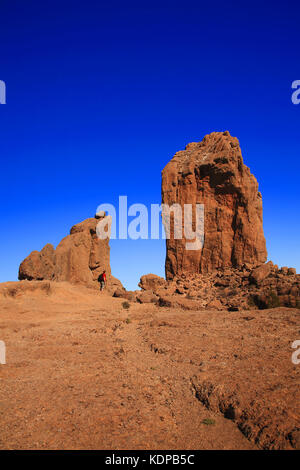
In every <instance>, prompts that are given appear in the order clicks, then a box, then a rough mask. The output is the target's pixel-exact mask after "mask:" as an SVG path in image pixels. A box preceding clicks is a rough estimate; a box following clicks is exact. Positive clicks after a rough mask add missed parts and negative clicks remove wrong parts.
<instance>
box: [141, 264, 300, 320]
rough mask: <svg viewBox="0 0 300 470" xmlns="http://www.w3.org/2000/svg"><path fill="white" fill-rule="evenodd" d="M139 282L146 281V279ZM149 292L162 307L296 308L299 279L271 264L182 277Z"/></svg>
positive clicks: (299, 301) (299, 295) (298, 305)
mask: <svg viewBox="0 0 300 470" xmlns="http://www.w3.org/2000/svg"><path fill="white" fill-rule="evenodd" d="M150 276H153V275H150ZM142 279H143V280H145V279H147V275H146V276H143V278H142ZM143 282H145V281H143ZM140 285H141V287H142V285H143V283H140ZM146 285H147V283H146ZM152 290H153V292H154V294H156V295H157V296H158V298H159V300H158V305H160V306H162V307H181V308H184V309H188V310H199V309H200V310H203V309H208V310H210V309H217V310H224V309H226V310H229V311H238V310H253V309H257V308H258V309H267V308H276V307H280V306H281V307H292V308H300V275H299V274H297V273H296V271H295V269H293V268H287V267H284V268H281V269H279V268H278V266H276V265H274V264H273V263H272V261H269V262H268V263H265V264H262V265H261V266H259V267H258V268H255V269H253V270H251V269H250V268H246V267H243V268H230V269H226V270H223V271H214V272H213V273H206V274H187V275H184V274H182V275H181V276H175V277H174V278H173V279H172V280H170V281H166V282H165V284H164V285H157V286H156V287H155V286H154V285H153V286H152Z"/></svg>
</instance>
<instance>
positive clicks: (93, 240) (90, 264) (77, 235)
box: [19, 214, 123, 290]
mask: <svg viewBox="0 0 300 470" xmlns="http://www.w3.org/2000/svg"><path fill="white" fill-rule="evenodd" d="M104 218H105V214H96V217H93V218H90V219H86V220H84V221H83V222H81V223H79V224H76V225H74V226H73V227H72V228H71V231H70V234H69V235H67V236H66V237H65V238H64V239H63V240H62V241H61V242H60V243H59V245H58V246H57V248H56V250H55V249H54V248H53V246H52V245H50V244H48V245H46V246H45V247H44V248H43V249H42V250H41V251H40V252H39V251H33V252H32V253H31V254H30V255H29V256H28V257H27V258H26V259H25V260H24V261H23V262H22V263H21V265H20V268H19V280H23V279H28V280H53V281H68V282H71V283H73V284H82V285H85V286H88V287H98V281H97V280H98V276H99V274H100V273H101V272H102V271H103V270H104V269H105V270H106V274H107V280H108V288H109V289H110V290H112V289H114V288H117V287H119V288H121V289H122V288H123V286H122V284H121V282H120V281H118V279H116V278H114V277H113V276H112V275H111V269H110V248H109V239H108V238H106V239H105V240H100V239H98V237H97V234H96V227H97V224H98V223H99V219H104Z"/></svg>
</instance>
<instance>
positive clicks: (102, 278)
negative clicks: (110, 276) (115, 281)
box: [98, 270, 106, 291]
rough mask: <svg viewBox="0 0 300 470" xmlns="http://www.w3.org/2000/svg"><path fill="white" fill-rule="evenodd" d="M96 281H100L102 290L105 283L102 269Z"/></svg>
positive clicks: (104, 272)
mask: <svg viewBox="0 0 300 470" xmlns="http://www.w3.org/2000/svg"><path fill="white" fill-rule="evenodd" d="M98 281H99V282H100V290H101V291H102V290H103V289H104V287H105V284H106V271H105V270H104V271H103V273H101V274H100V275H99V277H98Z"/></svg>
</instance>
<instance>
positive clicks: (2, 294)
mask: <svg viewBox="0 0 300 470" xmlns="http://www.w3.org/2000/svg"><path fill="white" fill-rule="evenodd" d="M123 302H124V299H118V298H112V297H109V296H108V295H107V294H106V293H105V292H104V293H100V292H97V291H94V290H91V289H87V288H84V287H76V286H72V285H70V284H68V283H50V282H47V281H42V282H39V281H35V282H33V281H32V282H29V281H22V282H19V283H5V284H1V285H0V340H2V341H4V342H5V344H6V364H3V365H0V420H1V431H0V448H1V449H115V450H119V449H131V450H132V449H187V450H188V449H258V448H269V449H292V448H299V440H300V438H299V433H300V431H299V429H300V418H299V414H300V413H299V403H300V400H299V398H300V396H299V384H300V365H295V364H293V363H292V360H291V356H292V353H293V349H292V348H291V344H292V342H293V341H295V340H296V339H300V330H299V312H300V311H299V310H297V309H287V308H278V309H271V310H264V311H256V310H254V311H253V310H251V311H238V312H228V311H222V312H220V311H183V310H179V309H178V310H175V309H172V308H165V307H158V306H156V305H153V304H136V303H131V304H130V308H129V309H124V308H123V306H122V304H123Z"/></svg>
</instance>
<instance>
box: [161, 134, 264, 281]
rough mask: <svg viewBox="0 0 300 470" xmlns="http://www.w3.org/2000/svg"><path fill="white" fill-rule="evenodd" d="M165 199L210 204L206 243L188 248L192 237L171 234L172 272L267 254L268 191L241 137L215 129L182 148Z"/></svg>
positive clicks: (256, 261)
mask: <svg viewBox="0 0 300 470" xmlns="http://www.w3.org/2000/svg"><path fill="white" fill-rule="evenodd" d="M162 202H163V203H164V204H168V205H169V206H171V205H172V204H175V203H177V204H180V206H181V207H183V206H184V204H192V206H193V210H194V208H195V206H196V204H197V203H198V204H204V245H203V248H202V249H201V250H187V249H186V242H187V240H186V239H185V238H184V237H183V238H182V239H174V238H173V236H174V230H173V229H172V224H171V237H170V239H169V240H167V254H166V264H165V271H166V278H167V279H173V277H174V276H180V275H181V274H185V275H186V274H197V273H211V272H214V271H216V270H224V269H227V268H240V267H242V266H244V265H246V266H249V267H255V266H259V265H261V264H262V263H264V262H265V261H266V259H267V250H266V242H265V237H264V232H263V220H262V196H261V194H260V192H259V191H258V183H257V180H256V178H255V177H254V176H253V175H252V174H251V173H250V170H249V168H248V167H247V166H246V165H244V163H243V158H242V153H241V149H240V145H239V141H238V139H237V138H236V137H232V136H231V135H230V134H229V132H228V131H226V132H213V133H212V134H209V135H207V136H205V137H204V139H203V140H202V142H193V143H190V144H188V145H187V147H186V148H185V150H183V151H180V152H177V153H176V154H175V155H174V157H173V158H172V159H171V161H170V162H169V163H168V164H167V165H166V167H165V168H164V170H163V172H162Z"/></svg>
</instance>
